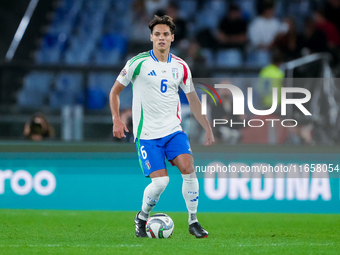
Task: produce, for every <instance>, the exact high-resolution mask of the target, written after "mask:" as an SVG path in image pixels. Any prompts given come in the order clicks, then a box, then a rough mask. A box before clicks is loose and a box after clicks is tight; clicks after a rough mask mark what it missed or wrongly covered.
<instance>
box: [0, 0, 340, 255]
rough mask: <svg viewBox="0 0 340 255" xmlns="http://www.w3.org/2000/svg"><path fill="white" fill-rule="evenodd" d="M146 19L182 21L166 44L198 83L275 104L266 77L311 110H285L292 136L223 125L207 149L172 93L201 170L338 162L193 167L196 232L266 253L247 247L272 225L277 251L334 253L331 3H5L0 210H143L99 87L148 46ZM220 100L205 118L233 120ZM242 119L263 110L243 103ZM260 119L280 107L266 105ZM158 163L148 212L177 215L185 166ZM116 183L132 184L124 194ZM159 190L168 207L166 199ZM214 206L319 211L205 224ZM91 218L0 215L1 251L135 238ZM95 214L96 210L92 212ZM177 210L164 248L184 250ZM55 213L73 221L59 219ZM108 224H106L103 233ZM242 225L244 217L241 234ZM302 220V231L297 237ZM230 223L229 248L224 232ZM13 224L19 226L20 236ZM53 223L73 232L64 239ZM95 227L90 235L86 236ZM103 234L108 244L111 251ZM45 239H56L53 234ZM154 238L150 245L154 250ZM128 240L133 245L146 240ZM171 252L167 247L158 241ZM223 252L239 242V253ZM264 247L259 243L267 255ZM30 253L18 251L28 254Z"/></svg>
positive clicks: (334, 36)
mask: <svg viewBox="0 0 340 255" xmlns="http://www.w3.org/2000/svg"><path fill="white" fill-rule="evenodd" d="M154 14H159V15H163V14H169V15H170V16H172V17H174V20H175V23H176V24H177V32H176V33H175V43H174V45H173V46H172V48H171V51H172V52H173V53H174V54H176V55H178V56H179V57H181V58H183V59H184V60H185V61H187V63H188V64H189V66H190V68H191V70H192V74H193V77H194V79H197V82H200V81H203V82H204V81H207V82H208V83H209V81H211V82H214V83H215V81H216V82H221V81H230V82H232V83H233V84H236V85H237V86H239V87H240V88H241V89H242V90H243V91H244V92H245V90H246V87H248V86H252V87H253V89H254V91H255V94H254V102H255V103H256V107H257V109H268V108H269V107H270V105H271V101H270V98H271V89H272V88H273V87H278V88H280V87H282V86H296V87H304V88H307V89H308V90H310V91H311V93H312V100H311V101H310V103H308V104H307V105H306V106H307V108H308V110H309V111H311V112H312V114H313V115H312V116H310V117H305V116H302V115H301V114H299V113H298V111H294V109H292V110H291V111H289V114H288V116H287V118H294V119H296V120H297V121H298V123H299V126H298V127H296V128H291V129H289V131H288V129H287V128H281V127H277V128H275V129H273V128H270V126H269V125H267V124H266V125H265V126H264V127H262V128H259V129H251V128H247V127H246V128H238V129H230V128H228V127H223V128H221V129H219V130H218V133H216V134H215V135H216V140H217V143H216V145H214V146H213V147H211V148H210V149H209V150H208V149H207V148H203V146H201V145H200V144H201V143H200V142H201V141H202V137H203V136H202V135H203V132H201V130H200V129H199V127H197V125H196V124H195V122H194V121H192V118H191V116H190V110H188V106H187V102H186V99H185V96H183V93H182V92H180V96H181V101H182V111H183V112H182V113H183V116H182V117H183V122H182V124H183V128H184V129H185V130H186V131H187V133H188V134H189V135H190V136H191V137H190V140H191V143H192V144H193V151H194V153H195V165H196V166H201V167H203V166H208V165H211V164H213V163H214V164H218V165H220V166H222V165H226V166H227V165H228V164H231V165H234V166H236V167H241V166H250V167H252V166H258V165H259V164H270V165H272V166H286V167H289V166H293V167H296V168H297V169H301V167H302V169H304V166H305V165H304V164H308V167H310V166H311V164H322V166H321V167H324V166H326V168H327V169H328V170H329V169H330V168H332V169H333V171H332V173H329V172H327V173H323V175H321V176H320V175H319V173H317V172H313V173H312V172H304V171H300V172H297V173H296V172H295V173H281V174H277V173H275V175H273V174H270V173H264V174H261V173H260V174H258V173H256V174H250V175H247V174H246V175H243V174H241V175H238V176H235V175H233V176H232V175H225V174H224V173H219V174H210V175H207V174H206V173H200V174H199V177H206V178H199V182H200V205H199V210H200V212H207V213H206V214H202V218H203V219H204V221H205V222H207V225H208V227H207V228H208V229H209V227H210V229H212V230H213V232H214V231H215V237H214V238H215V239H212V240H215V241H216V245H220V246H216V245H215V243H213V244H211V243H210V245H212V246H213V248H214V249H217V250H218V249H219V248H218V247H222V246H223V247H224V245H225V244H226V245H235V244H236V245H238V244H241V245H239V246H244V245H243V244H244V243H247V245H248V244H249V245H250V246H251V247H252V249H254V252H255V251H261V249H260V248H259V247H258V244H261V243H262V241H263V239H261V237H262V236H263V235H264V234H263V233H267V232H268V231H269V232H270V231H272V232H273V231H274V232H275V231H278V229H280V230H279V231H278V232H279V234H277V236H278V235H279V236H280V238H281V239H278V240H280V241H282V243H281V244H278V245H285V249H286V245H287V247H288V246H289V245H290V244H292V246H291V247H290V248H287V250H286V251H287V253H289V252H290V253H291V254H292V253H299V252H301V250H300V247H304V249H306V250H305V251H306V254H310V253H311V252H312V251H313V249H315V248H317V249H319V251H320V253H327V249H328V251H330V253H331V252H334V251H335V249H336V247H335V246H333V243H334V245H335V243H336V240H337V238H338V232H336V231H338V229H339V228H338V226H337V225H336V222H337V220H336V218H334V217H337V216H336V215H333V214H330V215H328V216H327V217H328V218H327V217H326V218H324V216H322V215H319V214H317V213H340V206H339V205H340V197H339V194H340V188H339V178H338V177H339V165H340V157H339V155H340V154H339V153H340V150H339V146H338V145H339V142H340V136H339V134H340V132H339V128H340V122H339V121H340V120H339V102H340V100H339V98H340V95H339V84H338V79H337V78H338V76H339V75H340V69H339V67H340V65H339V64H340V62H339V59H340V54H339V50H340V36H339V33H340V19H339V17H340V0H233V1H232V0H211V1H208V0H181V1H179V0H178V1H172V0H124V1H120V0H51V1H43V0H41V1H39V0H15V1H8V0H1V1H0V21H1V22H0V23H1V24H2V26H0V35H1V39H0V208H8V209H58V210H60V209H64V210H113V211H122V210H127V211H137V210H139V208H140V207H139V206H140V203H141V197H140V195H136V194H142V192H143V190H144V187H145V186H146V185H147V184H148V183H149V180H148V179H146V178H143V176H142V174H141V171H140V168H139V165H138V161H137V156H136V152H135V146H134V143H133V141H132V140H133V138H132V134H131V133H132V132H130V135H128V136H127V138H126V139H125V140H115V139H114V138H113V137H112V120H111V113H110V109H109V100H108V96H109V92H110V89H111V87H112V84H113V83H114V81H115V79H116V77H117V75H118V74H119V72H120V70H121V68H122V67H123V66H124V64H125V63H126V61H127V60H128V59H129V58H131V57H132V56H134V55H136V54H137V53H139V52H142V51H147V50H149V49H151V47H152V44H151V42H150V41H149V29H148V27H147V25H148V22H149V20H151V18H152V17H153V15H154ZM201 79H203V80H201ZM207 79H208V80H207ZM197 84H198V83H196V85H197ZM212 84H213V83H212ZM197 87H199V85H197ZM200 91H201V90H197V92H198V94H199V93H200ZM220 95H221V97H223V100H225V104H224V105H225V106H226V108H221V109H217V108H213V107H208V109H210V111H209V114H208V115H209V117H210V119H211V118H213V117H214V114H217V116H221V114H222V115H223V116H227V117H226V118H228V117H230V111H231V107H230V105H231V100H232V99H231V97H230V94H224V93H223V92H222V93H221V94H220ZM121 96H122V97H121V116H122V119H123V120H124V121H125V122H126V124H127V125H128V127H129V129H130V130H131V128H132V126H131V125H132V123H131V101H132V94H131V86H129V87H127V88H126V89H125V90H123V92H122V94H121ZM208 103H209V104H212V102H208ZM214 107H215V106H214ZM246 115H247V116H245V118H249V119H251V118H256V119H259V118H261V117H259V116H257V117H255V116H252V115H251V114H250V112H249V111H247V113H246ZM269 117H270V118H272V119H274V118H281V116H280V115H279V113H277V112H275V113H274V114H272V115H271V116H268V118H269ZM168 167H169V174H170V179H171V181H170V184H169V186H168V188H167V189H166V191H165V192H164V193H163V194H162V199H161V200H160V202H159V203H158V205H157V211H163V212H169V211H185V203H184V200H183V198H182V194H181V190H180V189H179V187H181V185H182V184H181V183H182V179H181V176H180V175H179V174H178V171H176V170H175V169H174V168H172V167H171V166H170V165H168ZM226 177H233V178H226ZM127 186H128V188H129V192H123V190H126V189H127ZM168 201H176V203H171V205H169V203H168ZM212 212H219V213H221V212H261V213H263V212H275V213H278V212H282V213H316V214H315V215H314V216H315V217H314V216H313V217H310V218H309V219H308V221H307V218H306V221H304V216H303V215H302V216H301V215H300V216H296V215H294V214H289V215H286V216H284V217H282V218H281V217H277V216H276V215H271V216H270V217H272V218H271V219H272V220H271V221H269V222H267V219H268V215H267V214H262V215H261V216H260V217H262V220H260V221H258V219H259V218H258V217H259V214H257V215H255V216H254V215H250V214H234V215H233V214H225V217H224V218H225V219H224V220H222V221H220V220H219V221H216V220H215V218H217V216H214V215H216V214H212ZM96 213H98V214H94V212H93V213H92V212H79V211H78V212H63V213H62V215H63V216H62V217H64V218H61V217H59V215H61V214H60V213H59V211H58V212H53V211H51V212H47V211H41V212H39V211H30V212H29V211H27V210H24V211H18V210H0V214H1V215H2V216H1V218H3V219H5V220H4V222H5V221H6V222H7V225H4V224H0V230H1V231H0V236H1V235H2V236H1V238H0V239H1V241H0V248H6V250H5V251H7V253H6V252H5V253H6V254H10V253H11V252H12V251H13V250H11V249H16V247H22V248H23V249H26V248H27V247H28V244H32V245H33V246H32V245H31V246H32V247H33V250H32V251H38V249H41V254H46V253H48V252H50V251H51V250H50V249H51V246H50V244H51V243H55V240H57V241H58V240H59V241H60V245H61V246H63V245H64V249H68V248H69V245H70V246H71V247H73V248H72V249H74V250H77V252H78V249H89V250H90V251H89V253H91V254H94V253H92V250H91V249H92V248H93V247H94V248H95V249H103V250H105V249H107V250H110V249H112V247H116V248H117V247H119V249H121V251H132V250H129V249H134V248H131V247H137V246H138V247H139V246H142V245H140V242H139V240H137V241H136V240H134V239H132V238H130V237H132V236H133V229H132V228H131V229H130V223H131V224H132V222H130V221H129V220H130V218H131V217H133V216H132V213H131V212H128V213H127V214H125V213H118V212H111V213H112V214H109V213H108V214H109V215H107V214H104V213H102V214H100V212H96ZM18 215H20V217H17V216H18ZM32 215H33V216H32ZM51 215H52V216H51ZM93 215H97V216H93ZM100 215H102V216H105V217H104V218H103V222H100V219H101V217H102V216H100ZM112 215H116V216H113V217H112ZM179 215H180V214H177V216H176V214H174V217H176V224H177V222H180V219H182V218H183V219H184V220H183V222H180V223H179V224H178V225H177V229H178V232H177V233H176V234H175V236H174V238H175V239H174V242H176V245H175V244H174V246H176V247H177V245H178V247H182V248H183V247H184V248H183V249H184V250H185V249H186V252H187V254H192V253H190V252H191V250H188V249H189V248H188V247H189V246H188V245H186V244H183V245H182V244H179V243H178V240H179V239H181V240H182V236H183V240H184V241H183V243H184V242H186V241H187V240H189V239H186V238H188V237H187V236H185V237H184V234H178V233H185V232H184V230H185V231H187V229H186V228H187V226H186V223H185V217H184V216H183V217H182V215H181V217H179ZM183 215H184V213H183ZM221 215H222V214H221ZM45 216H46V217H47V218H46V219H45V221H46V222H47V221H48V224H50V225H49V226H50V227H49V228H50V229H54V230H55V232H53V231H50V230H44V228H46V226H47V225H48V224H47V223H46V224H47V225H46V224H45V223H44V222H45V221H42V222H43V223H42V224H40V225H39V224H36V223H37V222H38V221H40V220H41V219H42V218H44V217H45ZM130 216H131V217H130ZM248 216H249V217H248ZM49 217H52V218H53V220H52V221H50V218H49ZM72 217H75V218H76V219H77V220H80V221H81V222H82V223H81V224H83V225H82V226H90V227H88V232H86V231H85V232H81V234H80V235H79V233H80V232H79V233H78V231H80V228H79V230H77V229H78V223H77V224H76V225H75V227H76V228H75V227H74V224H75V223H74V222H77V220H73V218H72ZM128 218H129V219H128ZM202 218H201V219H202ZM93 219H96V221H93ZM106 219H108V220H106ZM117 219H119V220H117ZM235 219H236V220H235ZM243 219H247V220H245V221H243ZM282 219H283V220H282ZM320 219H322V220H323V221H322V220H320ZM131 220H132V218H131ZM64 221H65V222H69V223H67V224H68V225H67V227H66V229H64V225H63V224H64V223H63V222H64ZM128 221H129V222H128ZM32 222H33V223H32ZM90 222H94V223H93V226H92V225H91V224H89V223H90ZM242 222H243V228H242V229H240V230H239V229H238V227H239V225H238V224H241V223H242ZM259 222H260V223H259ZM262 222H266V224H262ZM294 222H296V223H297V222H298V223H299V224H300V223H301V224H302V225H299V224H295V223H294ZM97 223H98V224H97ZM118 223H119V224H118ZM317 223H319V225H317ZM233 224H234V225H235V227H234V228H230V229H233V231H234V232H230V231H229V230H230V229H228V230H226V228H228V226H232V225H233ZM256 224H257V225H256ZM303 224H305V225H303ZM315 224H316V225H315ZM60 225H61V226H62V227H60ZM108 225H109V228H110V231H106V229H107V228H106V227H107V226H108ZM224 225H225V226H226V227H225V228H224ZM260 225H261V226H260ZM279 225H280V226H281V227H280V228H278V229H275V228H276V227H277V226H279ZM293 225H294V226H295V227H296V229H294V228H293ZM321 225H322V226H321ZM65 226H66V225H65ZM112 226H116V228H113V229H112V228H111V227H112ZM131 226H132V225H131ZM249 226H253V230H252V231H253V232H252V233H251V234H250V235H249V233H248V230H247V229H248V228H249ZM263 226H265V228H264V229H262V228H261V227H263ZM307 226H308V228H309V229H312V230H309V232H308V233H305V232H304V230H305V229H307ZM79 227H80V224H79ZM102 227H103V228H102ZM61 228H62V229H61ZM99 228H100V229H99ZM217 228H219V229H220V230H219V231H220V232H218V231H217V230H216V229H217ZM321 228H323V231H319V230H320V229H321ZM180 229H182V230H183V231H182V230H180ZM104 230H105V235H106V236H105V235H104V236H105V237H104V239H103V240H101V241H98V236H97V231H99V232H100V231H104ZM30 231H33V232H30ZM181 231H182V232H181ZM226 231H227V232H228V233H229V236H230V237H231V239H230V240H231V241H229V243H225V242H226V240H225V238H224V236H225V232H226ZM238 231H241V232H242V231H243V232H242V234H240V233H241V232H240V233H239V232H238ZM314 231H315V232H316V233H318V234H319V235H317V236H315V235H314V234H315V233H314ZM19 232H20V233H24V234H22V235H21V236H18V233H19ZM272 232H271V234H270V236H269V239H268V240H267V239H266V241H265V242H264V243H265V245H267V246H268V247H269V248H268V247H267V248H268V249H269V250H271V254H272V253H274V251H275V249H274V248H275V247H274V248H273V245H276V243H277V242H275V241H273V240H274V239H273V238H272V237H274V234H272ZM274 232H273V233H274ZM37 233H41V235H44V236H40V237H38V236H37ZM60 233H72V234H70V235H68V234H66V235H65V238H64V239H63V240H61V239H60V238H59V237H60ZM84 233H85V234H84ZM100 233H102V232H100ZM216 233H217V234H216ZM275 233H277V232H275ZM287 233H288V234H287ZM45 234H46V236H48V238H47V239H44V238H45ZM12 235H13V236H12ZM73 235H74V236H73ZM82 235H84V237H80V236H82ZM91 235H96V236H95V237H94V238H91V240H92V241H91V243H90V242H88V240H89V236H91ZM176 235H178V236H176ZM68 236H70V238H68ZM217 236H219V237H217ZM229 236H228V237H229ZM311 236H313V237H314V239H313V238H311ZM32 237H33V238H32ZM35 237H37V238H36V239H34V238H35ZM126 237H129V238H130V239H128V238H126ZM287 237H290V239H289V238H287ZM77 238H79V239H77ZM176 238H179V239H176ZM122 239H124V240H122ZM288 239H289V240H288ZM292 239H294V240H297V241H296V243H294V242H295V241H292ZM70 240H71V241H70ZM244 240H246V241H245V242H244ZM59 241H58V242H59ZM111 241H112V242H114V244H115V245H116V246H112V247H111V248H110V247H109V248H107V247H108V246H107V244H108V243H110V242H111ZM70 242H71V244H70ZM73 242H74V243H73ZM310 242H313V243H315V245H316V246H317V247H316V246H311V245H312V244H310ZM330 242H331V243H330ZM126 243H127V245H131V247H130V248H129V249H128V248H126V247H125V246H124V247H122V246H123V245H122V244H124V245H125V244H126ZM273 243H274V244H273ZM320 243H321V244H320ZM79 244H84V245H85V246H81V247H80V246H79ZM144 244H145V243H144ZM144 244H143V245H144ZM11 245H12V246H11ZM34 245H35V246H34ZM72 245H73V246H72ZM86 245H87V246H86ZM92 245H93V247H92ZM100 245H102V246H100ZM181 245H182V246H181ZM200 245H201V244H200ZM200 245H199V246H197V247H198V248H199V249H201V247H202V246H200ZM301 245H302V246H301ZM313 245H314V244H313ZM52 246H53V245H52ZM78 246H79V247H80V248H79V247H78ZM203 246H204V245H203ZM212 246H210V247H212ZM215 246H216V247H217V248H216V247H215ZM34 247H38V248H34ZM53 247H55V249H62V247H59V243H58V244H56V245H55V246H53ZM65 247H66V248H65ZM84 247H85V248H84ZM195 247H196V246H195ZM197 247H196V248H197ZM207 247H208V246H206V248H207ZM281 247H282V246H281ZM292 247H293V248H292ZM28 248H29V247H28ZM153 248H154V246H153V245H152V247H151V246H150V247H149V251H150V252H154V250H153ZM198 248H197V249H198ZM262 248H263V247H262ZM267 248H266V249H267ZM45 249H46V250H45ZM138 249H140V251H141V252H140V254H141V253H142V249H143V250H144V249H145V246H144V247H143V246H142V247H140V248H138ZM172 249H173V247H170V246H169V249H168V250H169V251H170V250H172ZM207 249H210V248H207ZM233 249H234V248H231V251H235V250H237V249H240V250H239V251H241V252H245V249H246V248H244V247H243V248H235V249H234V250H233ZM294 249H295V250H294ZM107 250H105V251H107ZM269 250H265V249H264V248H263V251H264V252H268V251H269ZM27 251H28V250H22V252H21V253H25V254H29V253H27ZM57 251H58V252H60V251H61V250H57ZM144 251H146V250H144ZM65 252H66V253H67V250H65ZM68 252H69V251H68ZM108 252H110V251H108ZM111 252H112V251H111ZM181 252H182V250H181ZM276 252H277V251H276ZM282 252H283V250H282ZM0 253H1V250H0ZM251 253H252V252H251ZM335 253H336V252H335ZM73 254H77V253H73ZM101 254H102V253H101ZM280 254H281V251H280Z"/></svg>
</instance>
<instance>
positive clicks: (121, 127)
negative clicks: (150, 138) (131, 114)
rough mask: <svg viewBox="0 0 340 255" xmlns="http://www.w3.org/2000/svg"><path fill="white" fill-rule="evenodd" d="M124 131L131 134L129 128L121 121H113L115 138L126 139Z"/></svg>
mask: <svg viewBox="0 0 340 255" xmlns="http://www.w3.org/2000/svg"><path fill="white" fill-rule="evenodd" d="M124 131H126V132H129V130H128V128H127V127H126V125H125V124H124V122H122V121H121V120H120V119H114V120H113V136H114V137H117V138H123V137H126V135H125V133H124Z"/></svg>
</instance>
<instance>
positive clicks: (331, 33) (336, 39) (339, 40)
mask: <svg viewBox="0 0 340 255" xmlns="http://www.w3.org/2000/svg"><path fill="white" fill-rule="evenodd" d="M339 18H340V17H339ZM314 20H315V27H316V29H319V30H321V31H322V32H323V33H324V34H325V35H326V38H327V45H328V48H330V49H334V48H337V47H339V45H340V36H339V32H338V30H337V28H336V26H335V25H334V24H333V23H332V22H330V21H329V20H327V19H326V18H325V14H324V12H323V11H322V10H316V11H315V12H314Z"/></svg>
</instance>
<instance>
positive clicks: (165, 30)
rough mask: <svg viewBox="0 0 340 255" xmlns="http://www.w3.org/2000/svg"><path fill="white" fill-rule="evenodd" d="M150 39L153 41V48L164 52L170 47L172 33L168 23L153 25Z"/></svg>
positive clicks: (172, 38) (172, 39)
mask: <svg viewBox="0 0 340 255" xmlns="http://www.w3.org/2000/svg"><path fill="white" fill-rule="evenodd" d="M150 39H151V41H152V42H153V48H154V49H156V50H159V51H160V52H165V51H167V50H169V49H170V45H171V42H173V41H174V35H173V34H171V31H170V27H169V26H168V25H165V24H159V25H156V26H154V28H153V31H152V34H151V36H150Z"/></svg>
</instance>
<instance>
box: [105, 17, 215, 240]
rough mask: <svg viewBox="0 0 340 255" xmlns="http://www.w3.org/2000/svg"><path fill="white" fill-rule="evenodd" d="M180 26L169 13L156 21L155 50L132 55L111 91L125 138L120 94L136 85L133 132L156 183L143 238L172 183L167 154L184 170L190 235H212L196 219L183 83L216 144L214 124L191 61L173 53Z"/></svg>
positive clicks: (140, 220)
mask: <svg viewBox="0 0 340 255" xmlns="http://www.w3.org/2000/svg"><path fill="white" fill-rule="evenodd" d="M175 27H176V26H175V24H174V22H173V21H172V18H171V17H169V16H167V15H165V16H162V17H159V16H155V17H154V19H153V20H152V21H151V22H150V24H149V28H150V30H151V35H150V39H151V41H152V42H153V49H152V50H150V51H148V52H143V53H140V54H139V55H137V56H135V57H133V58H131V59H130V60H129V61H128V62H127V63H126V65H125V67H124V68H123V70H122V71H121V73H120V74H119V76H118V78H117V80H116V82H115V83H114V85H113V87H112V89H111V93H110V107H111V112H112V119H113V135H114V136H115V137H118V138H122V137H125V134H124V132H128V129H127V127H126V126H125V124H124V123H123V122H122V121H121V120H120V118H119V102H120V101H119V93H120V92H121V91H122V90H123V89H124V88H125V87H126V86H127V85H128V84H129V83H130V82H131V84H132V86H133V87H132V88H133V105H132V115H133V134H134V137H135V143H136V148H137V154H138V158H139V164H140V166H141V168H142V170H143V172H144V175H145V176H146V177H150V178H151V183H150V184H149V185H148V186H147V187H146V188H145V190H144V196H143V203H142V210H141V211H140V212H138V213H137V215H136V217H135V231H136V236H137V237H146V236H147V234H146V230H145V226H146V221H147V220H148V218H149V214H150V212H151V210H152V209H153V208H154V206H155V205H156V203H157V202H158V200H159V197H160V195H161V194H162V192H163V191H164V190H165V188H166V186H167V185H168V182H169V176H168V173H167V170H166V165H165V157H166V158H167V159H168V160H169V161H170V162H171V163H172V164H173V165H175V166H177V168H178V169H179V170H180V172H181V174H182V177H183V186H182V193H183V197H184V199H185V202H186V206H187V209H188V212H189V233H190V234H192V235H195V236H196V237H197V238H202V237H208V232H207V231H206V230H205V229H204V228H202V226H201V225H200V224H199V223H198V220H197V218H196V212H197V205H198V181H197V178H196V175H195V173H194V162H193V156H192V153H191V149H190V144H189V141H188V137H187V135H186V134H185V133H184V132H183V131H182V128H181V126H180V123H181V113H180V109H181V106H180V100H179V95H178V89H179V87H181V88H182V90H183V91H184V92H185V93H186V96H187V98H188V101H189V104H190V108H191V110H192V112H193V114H194V116H195V118H196V119H197V121H198V122H199V123H200V124H201V126H202V127H203V128H204V129H205V131H206V133H205V141H204V143H203V144H204V145H205V146H210V145H211V144H212V143H214V142H215V139H214V136H213V133H212V130H211V127H210V124H209V122H208V120H207V118H206V117H205V116H204V115H201V102H200V101H199V99H198V97H197V94H196V92H195V90H194V86H193V84H192V80H191V72H190V69H189V67H188V65H187V64H186V63H185V62H184V61H183V60H182V59H180V58H179V57H176V56H175V55H173V54H170V53H169V51H170V45H171V42H173V41H174V30H175Z"/></svg>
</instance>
